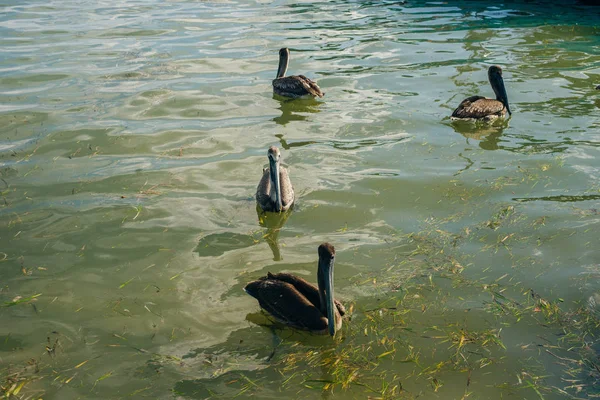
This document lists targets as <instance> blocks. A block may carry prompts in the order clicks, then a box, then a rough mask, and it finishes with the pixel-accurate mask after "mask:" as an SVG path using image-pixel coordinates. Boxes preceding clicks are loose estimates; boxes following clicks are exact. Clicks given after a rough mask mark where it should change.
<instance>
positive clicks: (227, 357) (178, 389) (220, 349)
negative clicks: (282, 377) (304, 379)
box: [148, 312, 333, 399]
mask: <svg viewBox="0 0 600 400" xmlns="http://www.w3.org/2000/svg"><path fill="white" fill-rule="evenodd" d="M246 319H247V320H248V321H250V322H251V323H252V324H253V325H254V326H251V327H249V328H245V329H240V330H237V331H235V332H232V333H231V335H230V336H229V337H228V339H227V340H226V341H225V342H224V343H220V344H217V345H214V346H211V347H207V348H197V349H194V350H190V351H189V352H188V353H187V354H185V355H184V356H182V358H181V359H182V364H185V365H186V366H188V367H192V368H191V370H190V373H188V374H187V376H188V378H187V379H182V380H180V381H178V382H176V383H175V386H174V387H173V392H174V393H177V395H179V396H182V397H185V398H194V399H196V398H227V399H230V398H234V397H238V396H244V395H245V396H253V395H254V396H258V395H260V396H264V397H267V398H271V397H274V396H276V395H277V393H276V392H271V389H270V387H271V385H270V384H269V382H271V381H272V380H273V373H274V371H273V370H274V369H276V368H278V367H281V362H282V361H283V360H282V358H285V357H287V356H288V355H289V349H286V348H285V347H287V346H288V345H289V343H296V342H297V343H299V344H301V345H304V346H308V347H313V346H314V347H316V348H318V349H319V354H320V355H319V357H321V358H323V357H327V350H332V349H333V342H332V341H331V339H330V338H329V337H328V336H318V335H312V334H308V333H304V332H299V331H294V330H291V329H280V328H281V327H279V326H278V325H277V324H275V325H273V324H272V323H271V322H269V319H268V318H267V317H266V316H265V315H264V313H262V312H256V313H251V314H248V316H247V317H246ZM255 324H256V325H255ZM257 325H258V326H257ZM280 346H283V348H281V349H280ZM329 356H330V355H329ZM319 364H320V365H321V374H320V375H321V379H322V380H323V382H326V381H330V380H331V371H330V368H329V367H328V366H327V365H326V363H325V362H321V363H319ZM148 368H149V369H151V370H152V369H154V368H155V366H154V365H148ZM322 395H323V396H325V398H327V397H328V396H329V394H328V393H327V391H324V392H323V393H322Z"/></svg>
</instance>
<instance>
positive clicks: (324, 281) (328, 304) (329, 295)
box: [317, 243, 336, 336]
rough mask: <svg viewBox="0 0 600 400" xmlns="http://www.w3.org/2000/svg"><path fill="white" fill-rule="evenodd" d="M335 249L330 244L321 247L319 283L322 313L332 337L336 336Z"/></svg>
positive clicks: (318, 271)
mask: <svg viewBox="0 0 600 400" xmlns="http://www.w3.org/2000/svg"><path fill="white" fill-rule="evenodd" d="M334 259H335V248H334V247H333V246H332V245H331V244H329V243H322V244H321V245H320V246H319V269H318V270H317V282H318V284H319V300H320V305H321V312H322V313H323V315H326V316H327V328H328V330H329V334H330V335H331V336H334V335H335V323H336V321H335V308H334V307H335V305H334V304H333V262H334Z"/></svg>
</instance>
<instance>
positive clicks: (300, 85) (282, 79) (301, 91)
mask: <svg viewBox="0 0 600 400" xmlns="http://www.w3.org/2000/svg"><path fill="white" fill-rule="evenodd" d="M289 60H290V49H288V48H287V47H284V48H283V49H281V50H279V68H277V78H275V79H273V93H275V94H278V95H280V96H284V97H292V98H298V97H303V96H312V97H315V96H318V97H323V96H325V93H323V92H322V91H321V88H320V87H319V85H317V83H316V82H315V81H313V80H311V79H308V78H307V77H305V76H304V75H292V76H285V72H286V71H287V68H288V62H289Z"/></svg>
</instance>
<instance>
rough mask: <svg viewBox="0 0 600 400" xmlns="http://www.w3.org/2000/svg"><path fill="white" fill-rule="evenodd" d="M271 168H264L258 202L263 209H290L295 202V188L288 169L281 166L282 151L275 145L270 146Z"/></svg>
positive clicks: (257, 197)
mask: <svg viewBox="0 0 600 400" xmlns="http://www.w3.org/2000/svg"><path fill="white" fill-rule="evenodd" d="M267 156H268V157H269V168H265V169H264V170H263V176H262V178H261V180H260V182H258V187H257V188H256V202H257V203H258V205H259V206H260V208H262V209H263V211H275V212H281V211H286V210H288V209H289V208H290V207H291V206H292V204H293V203H294V188H293V187H292V182H291V181H290V177H289V176H288V173H287V170H286V169H285V168H284V167H280V166H279V160H280V158H281V153H280V152H279V149H278V148H277V147H275V146H271V147H269V151H267Z"/></svg>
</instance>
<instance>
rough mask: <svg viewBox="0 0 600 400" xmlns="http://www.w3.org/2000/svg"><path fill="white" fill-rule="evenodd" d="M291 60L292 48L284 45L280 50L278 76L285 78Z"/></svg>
mask: <svg viewBox="0 0 600 400" xmlns="http://www.w3.org/2000/svg"><path fill="white" fill-rule="evenodd" d="M289 60H290V49H288V48H287V47H284V48H282V49H280V50H279V68H277V78H283V77H284V76H285V72H286V71H287V68H288V62H289Z"/></svg>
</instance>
